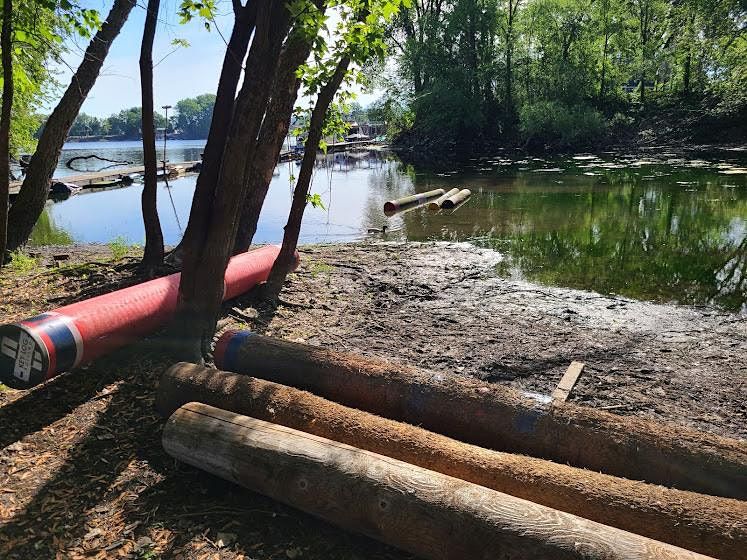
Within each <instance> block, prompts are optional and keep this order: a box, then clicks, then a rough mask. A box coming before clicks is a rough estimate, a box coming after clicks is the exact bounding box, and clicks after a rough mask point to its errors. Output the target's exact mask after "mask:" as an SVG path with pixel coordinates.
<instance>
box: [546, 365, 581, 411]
mask: <svg viewBox="0 0 747 560" xmlns="http://www.w3.org/2000/svg"><path fill="white" fill-rule="evenodd" d="M582 371H584V363H583V362H575V361H574V362H571V365H570V366H568V369H567V370H566V371H565V373H564V374H563V377H562V378H561V379H560V383H558V386H557V387H556V388H555V390H554V391H553V392H552V402H553V403H555V404H558V403H564V402H565V401H566V399H567V398H568V395H569V394H570V393H571V391H572V390H573V387H574V386H575V385H576V381H578V376H579V375H581V372H582Z"/></svg>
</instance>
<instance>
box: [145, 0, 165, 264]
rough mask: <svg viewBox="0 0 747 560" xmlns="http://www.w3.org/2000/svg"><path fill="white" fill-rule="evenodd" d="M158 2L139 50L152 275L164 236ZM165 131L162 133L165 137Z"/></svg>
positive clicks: (152, 4)
mask: <svg viewBox="0 0 747 560" xmlns="http://www.w3.org/2000/svg"><path fill="white" fill-rule="evenodd" d="M159 7H160V0H148V8H147V11H146V15H145V28H144V29H143V43H142V46H141V49H140V89H141V94H142V100H143V107H142V135H143V165H144V167H145V176H144V180H143V194H142V199H141V204H142V210H143V224H144V226H145V251H144V253H143V261H142V266H143V269H144V270H145V271H146V272H147V273H149V274H152V273H153V271H154V269H155V267H157V266H158V265H160V264H161V263H162V262H163V233H162V232H161V222H160V221H159V219H158V207H157V205H156V199H157V193H158V190H157V187H158V178H157V175H156V167H157V165H158V164H157V161H156V125H155V118H154V115H153V39H154V38H155V35H156V24H157V22H158V11H159ZM165 133H166V131H165V130H164V134H165Z"/></svg>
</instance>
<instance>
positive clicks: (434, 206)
mask: <svg viewBox="0 0 747 560" xmlns="http://www.w3.org/2000/svg"><path fill="white" fill-rule="evenodd" d="M458 192H459V189H457V188H454V189H451V190H450V191H448V192H447V193H446V194H442V195H441V196H439V197H438V198H437V199H436V200H432V201H431V202H429V203H428V204H427V205H426V207H427V208H428V210H430V211H431V212H438V211H439V210H441V205H442V204H443V203H444V200H446V199H447V198H449V197H450V196H454V195H455V194H457V193H458Z"/></svg>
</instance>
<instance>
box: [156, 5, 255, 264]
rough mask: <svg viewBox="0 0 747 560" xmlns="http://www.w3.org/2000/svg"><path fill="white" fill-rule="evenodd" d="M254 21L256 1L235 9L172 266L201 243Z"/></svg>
mask: <svg viewBox="0 0 747 560" xmlns="http://www.w3.org/2000/svg"><path fill="white" fill-rule="evenodd" d="M256 21H257V1H254V0H252V1H250V3H249V5H248V6H247V7H246V8H241V7H235V9H234V24H233V31H232V32H231V37H230V39H229V40H228V46H227V48H226V55H225V56H224V57H223V68H222V69H221V73H220V79H219V81H218V90H217V91H216V96H215V105H214V107H213V118H212V120H211V121H210V131H209V132H208V138H207V143H206V144H205V150H204V151H203V156H202V169H200V174H199V175H198V177H197V184H196V186H195V192H194V195H193V196H192V207H191V209H190V212H189V222H188V223H187V229H186V230H185V231H184V236H183V237H182V240H181V242H180V243H179V245H178V246H177V247H176V249H174V251H172V253H171V254H170V255H169V259H168V260H169V261H170V262H171V263H172V264H175V265H179V264H181V261H182V258H183V254H184V248H185V247H190V246H192V245H193V244H194V243H195V241H196V240H195V238H197V239H198V240H197V242H198V243H200V242H201V241H200V240H199V239H200V236H201V235H203V233H201V232H204V231H205V228H206V227H207V225H206V224H207V219H208V216H209V214H210V208H211V206H212V203H213V198H214V197H215V189H216V185H217V184H218V174H219V173H220V165H221V161H222V160H223V151H224V150H225V147H226V139H227V138H228V132H229V130H230V128H231V117H232V116H233V110H234V104H235V101H236V88H237V87H238V85H239V79H240V78H241V71H242V69H243V63H244V58H245V57H246V51H247V49H248V48H249V40H250V39H251V37H252V32H253V31H254V28H255V25H256Z"/></svg>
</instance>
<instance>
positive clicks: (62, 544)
mask: <svg viewBox="0 0 747 560" xmlns="http://www.w3.org/2000/svg"><path fill="white" fill-rule="evenodd" d="M58 253H66V254H70V258H69V259H68V260H64V261H61V263H62V266H61V267H58V268H52V267H51V266H49V265H50V263H51V262H52V255H54V254H58ZM37 257H38V259H39V261H40V263H41V264H39V265H37V266H35V267H33V268H32V269H30V270H27V271H25V272H24V271H15V272H12V273H11V274H10V275H4V277H3V279H2V280H0V320H2V321H3V322H7V321H13V320H16V319H20V318H23V317H25V316H29V315H33V314H35V313H37V312H40V311H43V310H45V309H49V308H51V307H55V306H59V305H64V304H66V303H70V302H72V301H76V300H78V299H81V298H83V297H90V296H92V295H95V294H98V293H103V292H105V291H109V290H112V289H116V288H117V287H121V286H123V285H128V284H131V283H134V282H137V281H140V280H141V279H139V278H138V277H137V276H136V275H135V260H134V259H132V258H127V257H125V258H123V259H120V260H118V261H113V260H112V257H111V255H110V254H109V252H108V250H107V248H106V247H85V248H76V249H75V250H74V251H72V252H71V251H70V249H69V248H68V249H54V248H53V249H47V250H44V251H42V252H40V254H39V255H37ZM499 259H500V255H498V254H496V253H494V252H492V251H489V250H482V249H476V248H474V247H472V246H469V245H466V244H453V243H452V244H448V243H429V244H415V243H408V244H384V243H376V244H374V243H369V244H357V245H332V246H313V247H306V248H304V250H303V251H302V266H301V268H300V270H299V271H298V273H297V274H294V275H293V276H292V277H291V278H290V280H289V282H288V283H287V285H286V287H285V289H284V291H283V294H282V303H281V305H280V307H278V309H277V310H271V309H266V308H259V309H257V308H255V307H253V306H252V300H251V298H250V297H248V296H245V297H243V298H240V299H239V300H235V301H233V302H230V303H229V304H228V305H226V307H225V314H224V317H223V319H222V320H221V322H220V326H221V328H222V329H225V328H231V327H237V326H244V327H247V326H248V327H249V328H252V329H254V330H256V331H259V332H262V333H264V334H270V335H274V336H279V337H283V338H286V339H289V340H298V341H304V342H307V343H311V344H319V345H325V346H331V347H334V348H336V349H340V350H349V351H353V352H360V353H364V354H370V355H377V356H381V357H385V358H387V359H393V360H401V361H403V362H407V363H411V364H415V365H419V366H421V367H426V368H431V369H435V370H440V371H443V372H449V373H453V374H455V375H466V376H474V377H479V378H480V379H485V380H488V381H490V382H495V383H503V384H508V385H512V386H514V387H517V388H519V389H521V390H525V391H532V392H536V393H543V394H549V393H550V392H551V391H552V389H553V388H554V387H555V385H556V384H557V382H558V381H559V380H560V377H561V376H562V374H563V372H564V371H565V369H566V368H567V367H568V365H569V364H570V362H571V361H572V360H580V361H583V362H584V363H585V364H586V367H585V370H584V372H583V374H582V375H581V378H580V380H579V382H578V384H577V385H576V387H575V388H574V390H573V392H572V393H571V396H570V400H571V401H574V402H579V403H583V404H586V405H588V406H592V407H595V408H601V409H606V410H609V411H611V412H614V413H617V414H634V415H639V416H646V417H652V418H655V419H657V420H661V421H668V422H672V423H675V424H680V425H687V426H691V427H695V428H699V429H702V430H707V431H711V432H714V433H718V434H721V435H726V436H731V437H737V438H746V437H747V421H746V420H747V385H746V383H747V317H744V316H738V315H733V314H727V313H722V312H719V311H717V310H713V309H705V308H703V309H701V308H687V307H677V306H668V305H656V304H651V303H645V302H637V301H634V300H630V299H625V298H619V297H607V296H601V295H599V294H593V293H588V292H581V291H574V290H567V289H561V288H553V287H546V286H538V285H533V284H529V283H525V282H519V281H513V280H506V279H503V278H499V277H497V276H496V275H495V273H494V266H493V265H494V264H495V263H496V262H497V261H498V260H499ZM90 261H94V264H86V263H89V262H90ZM167 365H168V362H167V361H166V360H165V359H164V358H163V356H162V354H161V353H160V352H159V340H158V338H157V337H155V338H153V339H151V340H147V341H143V342H142V343H139V344H137V345H135V346H133V347H130V348H126V349H123V350H121V351H119V352H117V353H115V354H114V355H111V356H108V357H106V358H104V359H101V360H99V361H97V362H96V363H95V364H92V365H90V366H87V367H84V368H82V369H80V370H79V371H76V372H73V373H71V374H66V375H62V376H60V377H58V378H56V379H54V380H53V381H51V382H49V383H47V384H46V385H44V386H42V387H38V388H36V389H35V390H32V391H14V390H10V389H5V390H3V391H1V392H0V558H7V559H19V560H20V559H23V560H26V559H37V558H39V559H46V558H54V559H62V558H71V559H76V558H131V559H156V558H163V559H166V558H188V559H211V560H212V559H231V560H238V559H256V560H260V559H261V560H265V559H287V558H290V559H294V558H300V559H303V558H307V559H319V560H321V559H338V558H339V559H343V558H344V559H374V558H377V559H395V558H397V559H400V558H409V556H407V555H406V554H403V553H400V552H398V551H395V550H393V549H390V548H387V547H385V546H383V545H381V544H379V543H376V542H375V541H372V540H369V539H366V538H362V537H357V536H354V535H351V534H348V533H345V532H342V531H339V530H337V529H335V528H334V527H332V526H330V525H328V524H325V523H323V522H320V521H317V520H315V519H313V518H311V517H310V516H307V515H304V514H302V513H299V512H296V511H295V510H293V509H291V508H288V507H285V506H282V505H280V504H277V503H275V502H273V501H271V500H269V499H266V498H264V497H262V496H259V495H256V494H253V493H251V492H248V491H245V490H242V489H240V488H238V487H235V486H233V485H231V484H229V483H226V482H223V481H221V480H219V479H217V478H215V477H212V476H210V475H207V474H205V473H203V472H200V471H198V470H196V469H193V468H190V467H187V466H185V465H181V464H178V463H177V462H176V461H174V460H173V459H171V458H170V457H168V456H167V455H166V454H165V453H164V452H163V450H162V448H161V445H160V434H161V428H162V425H163V420H162V419H160V418H159V417H157V416H156V415H155V413H154V411H153V399H154V391H155V387H156V385H157V379H158V376H159V374H160V373H161V372H162V371H163V370H164V369H165V367H166V366H167Z"/></svg>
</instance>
